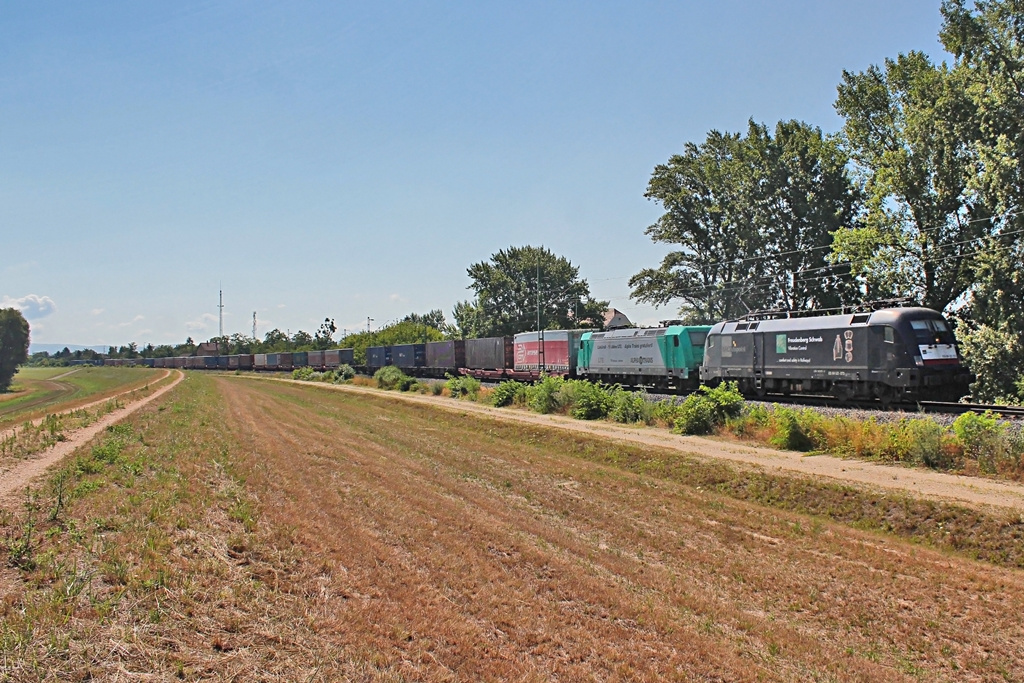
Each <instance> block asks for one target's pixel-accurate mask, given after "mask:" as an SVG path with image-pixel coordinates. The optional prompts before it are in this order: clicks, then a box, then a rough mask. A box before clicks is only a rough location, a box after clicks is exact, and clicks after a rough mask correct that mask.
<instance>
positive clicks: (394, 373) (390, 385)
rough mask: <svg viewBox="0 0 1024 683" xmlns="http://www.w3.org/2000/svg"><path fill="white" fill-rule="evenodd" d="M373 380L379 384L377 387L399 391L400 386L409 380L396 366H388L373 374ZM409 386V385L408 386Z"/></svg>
mask: <svg viewBox="0 0 1024 683" xmlns="http://www.w3.org/2000/svg"><path fill="white" fill-rule="evenodd" d="M373 379H374V381H375V382H377V387H378V388H380V389H389V390H390V389H397V388H398V387H399V385H400V384H401V383H402V382H403V380H405V379H411V378H407V377H406V375H405V373H404V372H402V371H401V370H399V369H398V368H396V367H395V366H394V365H386V366H384V367H383V368H381V369H380V370H378V371H377V372H375V373H373ZM406 386H408V385H406Z"/></svg>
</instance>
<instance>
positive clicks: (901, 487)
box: [260, 378, 1024, 510]
mask: <svg viewBox="0 0 1024 683" xmlns="http://www.w3.org/2000/svg"><path fill="white" fill-rule="evenodd" d="M260 379H267V378H260ZM273 381H280V382H292V383H295V384H301V385H305V386H310V383H309V382H298V381H296V380H284V379H279V380H273ZM312 386H321V387H325V388H327V389H330V390H337V391H347V392H354V393H370V394H373V395H377V396H380V395H384V396H387V397H389V398H391V399H393V400H396V401H408V402H412V403H421V404H427V405H432V406H436V407H440V408H443V409H445V410H451V411H456V412H461V413H475V414H483V415H487V416H489V417H493V418H497V419H502V420H511V421H515V422H521V423H526V424H537V425H545V426H551V427H557V428H559V429H567V430H571V431H576V432H582V433H586V434H595V435H599V436H601V437H604V438H609V439H616V440H619V441H625V442H628V443H635V444H641V445H646V446H658V447H663V448H670V449H673V450H677V451H681V452H685V453H692V454H695V455H699V456H702V457H707V458H719V459H725V460H730V461H733V462H740V463H744V464H747V465H755V466H758V467H762V468H764V469H765V470H768V471H772V470H776V471H787V472H797V473H800V474H807V475H814V476H818V477H828V478H830V479H835V480H839V481H845V482H850V483H855V484H860V485H866V486H872V487H878V488H881V489H887V490H895V491H905V492H907V493H911V494H914V495H916V496H921V497H925V498H932V499H936V500H955V501H958V502H960V503H966V504H968V505H975V506H991V507H997V508H1010V509H1020V510H1024V486H1022V485H1020V484H1015V483H1013V482H1004V481H996V480H992V479H983V478H980V477H963V476H959V475H955V474H946V473H944V472H935V471H932V470H925V469H920V468H909V467H897V466H893V465H882V464H876V463H870V462H865V461H860V460H844V459H841V458H836V457H833V456H828V455H818V456H808V455H805V454H803V453H797V452H794V451H780V450H776V449H773V448H765V447H761V446H748V445H746V444H741V443H737V442H734V441H726V440H721V439H708V438H704V437H696V436H681V435H678V434H672V433H671V432H669V431H667V430H664V429H654V428H648V427H635V426H634V427H631V426H626V425H620V424H615V423H611V422H603V421H601V422H586V421H582V420H574V419H572V418H569V417H564V416H561V415H538V414H536V413H529V412H526V411H522V410H513V409H508V408H493V407H491V406H485V405H480V404H478V403H471V402H469V401H459V400H455V399H451V398H441V397H435V396H424V395H420V394H402V393H398V392H381V391H378V390H375V389H368V388H364V387H355V386H350V385H333V384H322V385H317V384H313V385H312Z"/></svg>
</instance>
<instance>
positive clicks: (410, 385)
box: [397, 375, 420, 391]
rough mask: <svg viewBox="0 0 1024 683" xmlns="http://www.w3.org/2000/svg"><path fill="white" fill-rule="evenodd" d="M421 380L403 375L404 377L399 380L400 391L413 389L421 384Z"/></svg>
mask: <svg viewBox="0 0 1024 683" xmlns="http://www.w3.org/2000/svg"><path fill="white" fill-rule="evenodd" d="M419 384H420V383H419V381H418V380H417V379H416V378H415V377H409V376H408V375H402V378H401V379H400V380H398V385H397V386H398V390H399V391H413V390H415V389H416V388H417V387H418V386H419Z"/></svg>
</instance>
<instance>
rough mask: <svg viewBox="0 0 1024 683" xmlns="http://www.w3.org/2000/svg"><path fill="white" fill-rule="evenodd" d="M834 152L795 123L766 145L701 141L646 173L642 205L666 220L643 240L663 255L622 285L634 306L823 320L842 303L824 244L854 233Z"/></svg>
mask: <svg viewBox="0 0 1024 683" xmlns="http://www.w3.org/2000/svg"><path fill="white" fill-rule="evenodd" d="M847 162H848V158H847V157H846V156H845V154H844V153H843V152H842V151H841V150H840V148H839V147H838V145H837V143H836V141H835V140H834V139H832V138H829V137H826V136H824V135H823V134H822V132H821V130H820V129H817V128H814V127H812V126H809V125H807V124H806V123H802V122H799V121H785V122H780V123H779V124H777V125H776V127H775V131H774V135H772V133H771V132H770V131H769V130H768V129H767V127H765V126H764V125H761V124H757V123H754V122H753V121H751V122H750V123H749V125H748V128H747V133H746V136H743V135H741V134H738V133H722V132H719V131H711V132H710V133H708V135H707V137H706V139H705V141H704V142H703V143H701V144H700V145H697V144H694V143H688V144H687V145H686V146H685V148H684V150H683V153H682V154H678V155H675V156H672V157H671V158H670V159H669V161H668V163H667V164H661V165H659V166H657V167H655V169H654V173H653V174H652V176H651V180H650V182H649V183H648V185H647V192H646V194H645V196H646V197H647V198H648V199H652V200H654V201H656V202H658V203H660V204H661V205H662V206H663V207H664V208H665V213H664V214H663V215H662V216H661V218H659V219H658V222H657V223H655V224H654V225H652V226H650V227H649V228H647V231H646V232H647V235H649V236H650V238H651V239H652V240H653V241H655V242H661V243H665V244H670V245H672V246H673V247H674V250H673V251H671V252H669V254H668V255H667V256H665V258H664V260H663V261H662V263H661V266H660V267H658V268H648V269H646V270H643V271H641V272H640V273H637V274H636V275H634V276H633V278H632V279H631V280H630V286H631V287H632V288H633V297H634V298H635V299H638V300H640V301H645V302H648V303H653V304H655V305H664V304H668V303H669V302H673V301H679V302H681V303H682V306H681V308H680V311H679V313H680V315H681V316H682V317H683V318H684V319H686V320H689V321H691V322H709V321H714V320H720V319H722V318H732V317H735V316H737V315H739V314H741V313H745V312H747V310H748V309H749V308H757V309H766V308H774V309H787V310H797V309H805V308H829V307H833V306H836V305H839V304H841V303H843V302H844V301H845V300H846V299H847V298H850V297H851V296H853V294H854V293H853V292H852V290H851V287H850V279H849V277H848V276H847V271H848V269H846V268H845V267H842V266H840V267H835V266H833V265H832V264H830V263H829V262H828V261H827V259H826V257H827V255H828V254H829V251H830V248H831V241H832V233H833V232H834V231H836V230H838V229H839V228H841V227H843V226H848V225H852V224H854V223H855V221H856V218H857V215H858V212H859V210H860V202H861V194H860V190H859V188H858V187H857V186H856V185H855V184H854V183H853V182H852V180H851V178H850V176H849V174H848V171H847V168H846V166H847Z"/></svg>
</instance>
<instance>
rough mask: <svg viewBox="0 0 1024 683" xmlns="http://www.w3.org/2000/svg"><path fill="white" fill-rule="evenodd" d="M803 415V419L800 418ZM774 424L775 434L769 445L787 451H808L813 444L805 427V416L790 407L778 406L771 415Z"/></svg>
mask: <svg viewBox="0 0 1024 683" xmlns="http://www.w3.org/2000/svg"><path fill="white" fill-rule="evenodd" d="M801 417H804V418H805V419H804V420H801ZM772 422H773V423H774V425H775V436H773V437H772V438H771V439H770V443H771V445H773V446H775V447H776V448H783V449H786V450H789V451H809V450H812V449H813V448H814V446H815V443H814V440H813V439H812V438H811V436H810V433H809V430H808V429H807V424H806V422H807V421H806V416H805V415H804V414H803V411H802V412H797V411H796V410H793V409H792V408H785V407H779V408H776V409H775V414H774V415H773V416H772Z"/></svg>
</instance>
